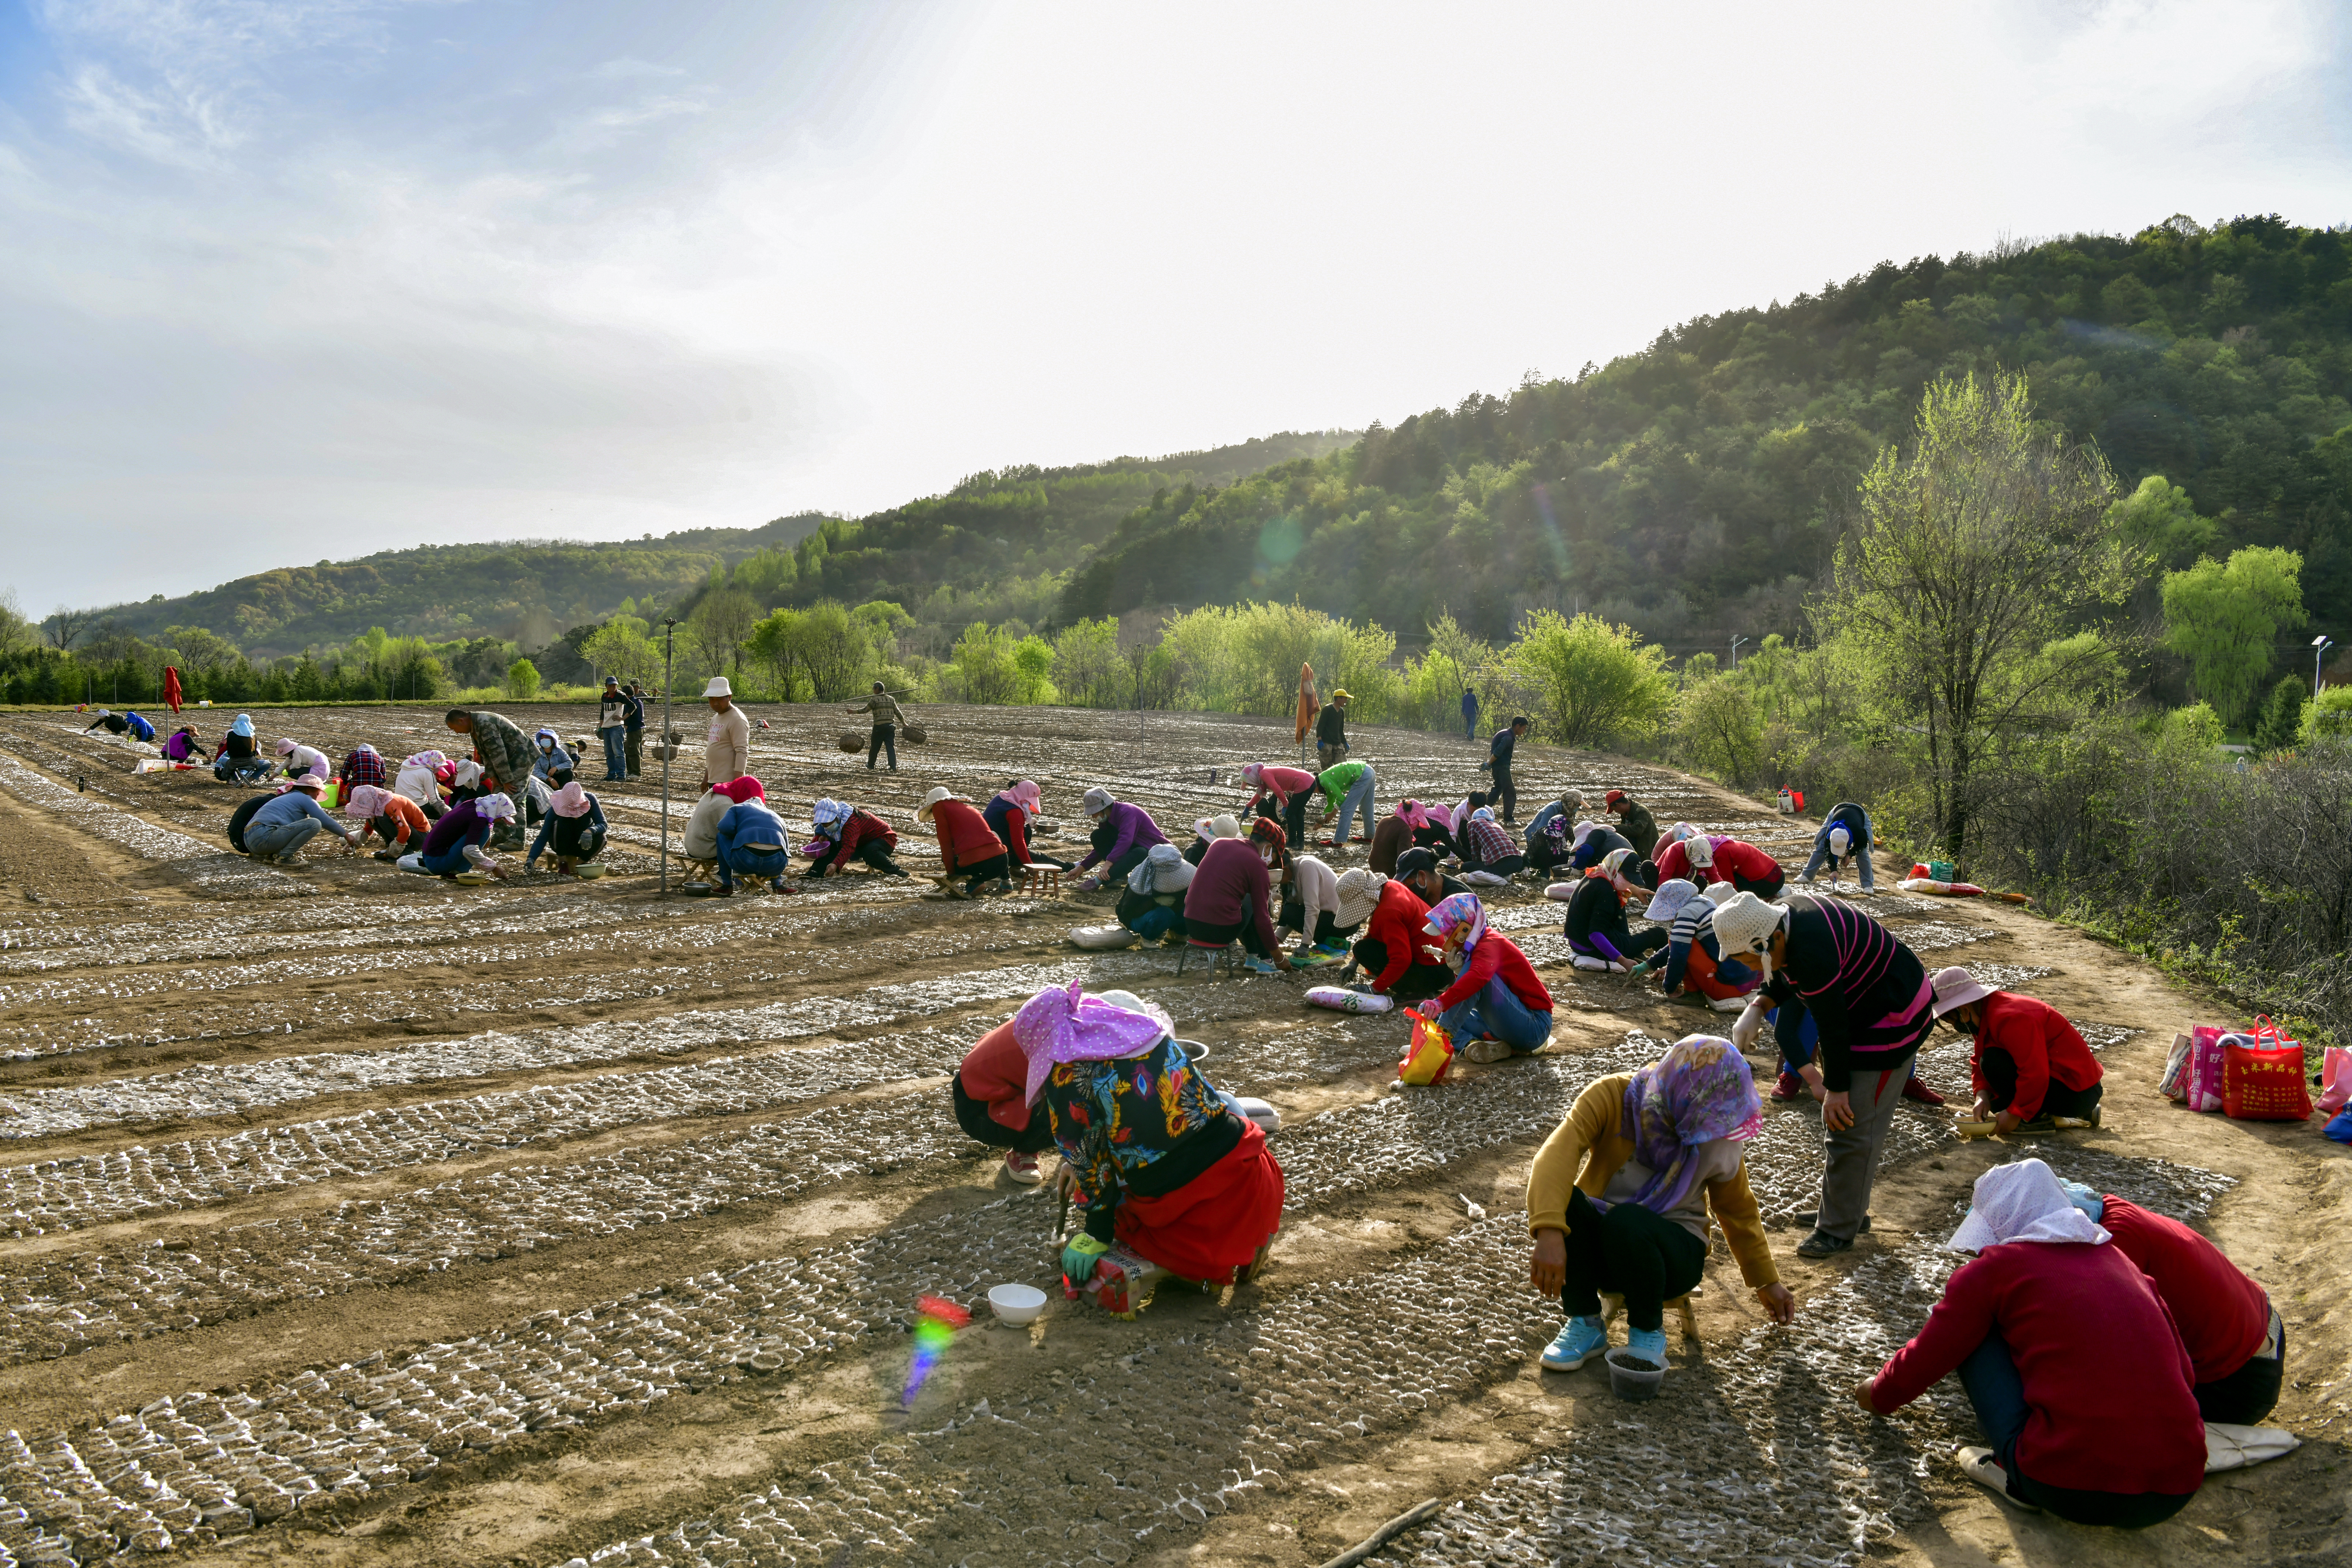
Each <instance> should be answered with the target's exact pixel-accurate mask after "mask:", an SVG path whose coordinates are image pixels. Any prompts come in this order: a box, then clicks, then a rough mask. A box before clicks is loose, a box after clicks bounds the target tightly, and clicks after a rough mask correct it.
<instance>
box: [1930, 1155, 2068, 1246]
mask: <svg viewBox="0 0 2352 1568" xmlns="http://www.w3.org/2000/svg"><path fill="white" fill-rule="evenodd" d="M2107 1239H2108V1237H2107V1233H2106V1231H2105V1229H2104V1228H2103V1227H2102V1226H2100V1225H2099V1224H2098V1223H2097V1222H2096V1221H2095V1220H2094V1219H2092V1218H2091V1216H2090V1215H2086V1214H2084V1212H2083V1211H2082V1210H2081V1209H2078V1208H2076V1207H2075V1206H2074V1200H2073V1199H2072V1198H2069V1197H2068V1196H2067V1195H2066V1189H2065V1188H2064V1187H2062V1186H2060V1185H2059V1184H2058V1177H2057V1173H2055V1172H2053V1171H2052V1170H2051V1169H2050V1167H2049V1166H2047V1165H2045V1164H2043V1163H2042V1162H2041V1161H2039V1160H2019V1161H2017V1162H2015V1163H2011V1164H2007V1165H1995V1166H1994V1167H1993V1168H1992V1169H1991V1170H1990V1171H1987V1172H1986V1173H1984V1174H1983V1175H1981V1176H1979V1177H1978V1178H1977V1187H1976V1196H1975V1199H1974V1200H1973V1202H1971V1203H1970V1205H1969V1217H1968V1218H1966V1219H1964V1220H1962V1221H1961V1222H1960V1228H1959V1229H1958V1230H1956V1231H1954V1232H1953V1233H1952V1239H1951V1240H1949V1241H1948V1242H1946V1243H1945V1244H1944V1246H1945V1247H1947V1248H1948V1249H1949V1250H1950V1251H1953V1252H1982V1251H1983V1250H1984V1249H1985V1248H1986V1247H1999V1246H2000V1245H2002V1244H2003V1243H2005V1242H2011V1241H2075V1242H2088V1243H2090V1244H2091V1245H2092V1246H2094V1247H2096V1246H2098V1245H2099V1244H2100V1243H2102V1242H2104V1241H2105V1240H2107Z"/></svg>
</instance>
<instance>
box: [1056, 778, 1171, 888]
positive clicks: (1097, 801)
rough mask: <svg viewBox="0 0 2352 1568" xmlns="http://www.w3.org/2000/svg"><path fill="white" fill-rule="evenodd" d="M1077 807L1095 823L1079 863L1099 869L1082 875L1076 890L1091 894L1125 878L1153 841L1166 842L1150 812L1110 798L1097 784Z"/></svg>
mask: <svg viewBox="0 0 2352 1568" xmlns="http://www.w3.org/2000/svg"><path fill="white" fill-rule="evenodd" d="M1078 807H1079V809H1080V810H1081V811H1083V812H1085V813H1086V815H1087V821H1088V822H1091V823H1092V824H1094V829H1093V833H1092V836H1091V837H1090V838H1089V839H1088V846H1089V847H1088V852H1087V857H1086V858H1085V859H1083V860H1080V861H1079V862H1078V867H1077V868H1078V869H1079V870H1081V871H1084V870H1086V869H1087V868H1090V867H1093V866H1096V865H1100V866H1101V867H1102V869H1101V870H1100V871H1097V872H1096V873H1095V874H1094V875H1093V876H1091V877H1087V878H1083V879H1080V880H1079V882H1078V884H1077V889H1078V891H1080V892H1082V893H1091V892H1093V891H1094V890H1095V889H1097V888H1100V887H1103V886H1105V885H1106V884H1108V883H1110V882H1117V881H1124V880H1126V879H1127V877H1128V875H1129V873H1130V872H1132V871H1133V870H1134V869H1135V868H1137V867H1138V866H1139V865H1141V864H1142V863H1143V858H1144V856H1146V855H1147V854H1149V853H1150V851H1151V847H1152V846H1153V845H1155V844H1165V843H1167V842H1168V836H1167V835H1166V834H1164V833H1162V832H1160V825H1159V824H1158V823H1156V822H1154V821H1152V820H1151V814H1150V812H1148V811H1146V810H1144V809H1143V807H1141V806H1139V805H1129V804H1128V803H1127V802H1125V801H1123V800H1114V799H1112V798H1111V793H1110V791H1108V790H1107V789H1104V788H1102V787H1101V786H1100V785H1097V786H1096V787H1095V788H1093V789H1090V790H1088V791H1087V793H1086V795H1085V796H1084V797H1083V798H1082V799H1081V800H1080V801H1079V803H1078Z"/></svg>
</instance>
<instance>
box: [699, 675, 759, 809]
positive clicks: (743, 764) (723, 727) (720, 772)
mask: <svg viewBox="0 0 2352 1568" xmlns="http://www.w3.org/2000/svg"><path fill="white" fill-rule="evenodd" d="M702 700H704V701H705V702H708V703H709V705H710V728H709V731H706V732H705V733H704V735H703V738H702V776H703V778H704V779H705V780H707V781H708V782H709V783H711V784H717V783H718V782H719V780H721V779H740V778H741V777H742V776H743V775H744V774H746V773H750V772H751V720H749V719H747V718H745V717H744V716H743V710H741V709H740V708H738V707H736V706H735V689H734V688H733V687H732V686H730V685H729V684H728V683H727V678H726V677H725V676H723V675H714V676H712V677H711V678H710V684H709V685H708V686H705V687H704V688H703V689H702Z"/></svg>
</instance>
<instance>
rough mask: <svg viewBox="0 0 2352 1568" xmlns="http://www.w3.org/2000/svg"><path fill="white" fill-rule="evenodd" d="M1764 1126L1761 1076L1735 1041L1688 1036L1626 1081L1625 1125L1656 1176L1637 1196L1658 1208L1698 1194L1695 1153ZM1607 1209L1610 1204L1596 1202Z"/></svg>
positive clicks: (1668, 1209)
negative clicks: (1758, 1089) (1694, 1184)
mask: <svg viewBox="0 0 2352 1568" xmlns="http://www.w3.org/2000/svg"><path fill="white" fill-rule="evenodd" d="M1763 1130H1764V1104H1763V1101H1761V1100H1759V1099H1758V1098H1757V1097H1756V1075H1755V1073H1754V1072H1753V1071H1752V1070H1750V1069H1749V1068H1748V1063H1747V1060H1746V1059H1745V1058H1742V1057H1741V1056H1740V1054H1739V1052H1738V1049H1737V1048H1736V1047H1734V1046H1733V1045H1732V1043H1731V1042H1730V1041H1729V1040H1726V1039H1720V1038H1717V1037H1715V1036H1713V1035H1685V1036H1684V1037H1682V1038H1681V1039H1679V1040H1676V1041H1675V1043H1674V1044H1673V1045H1672V1046H1670V1047H1667V1049H1666V1054H1665V1055H1664V1056H1663V1057H1661V1058H1658V1059H1657V1060H1656V1061H1654V1062H1653V1063H1651V1064H1650V1065H1649V1066H1648V1067H1645V1068H1642V1069H1641V1070H1640V1071H1638V1072H1636V1073H1635V1074H1634V1075H1633V1082H1631V1083H1629V1084H1627V1085H1626V1086H1625V1117H1624V1121H1623V1122H1622V1124H1621V1125H1620V1127H1619V1131H1620V1132H1621V1133H1622V1135H1623V1136H1625V1137H1627V1138H1629V1139H1631V1140H1632V1141H1633V1157H1634V1158H1635V1159H1636V1160H1639V1161H1641V1162H1642V1163H1643V1164H1644V1165H1647V1166H1648V1167H1649V1168H1650V1179H1649V1180H1648V1181H1647V1182H1644V1183H1643V1184H1642V1190H1641V1191H1640V1192H1638V1193H1635V1194H1633V1202H1634V1203H1637V1204H1640V1205H1642V1206H1643V1208H1645V1209H1649V1210H1651V1211H1652V1212H1654V1213H1656V1214H1662V1215H1663V1214H1672V1213H1673V1212H1674V1211H1675V1208H1677V1207H1678V1206H1680V1205H1681V1204H1682V1202H1683V1200H1684V1199H1685V1197H1687V1196H1689V1194H1690V1185H1691V1180H1692V1178H1693V1177H1694V1176H1695V1175H1696V1174H1697V1171H1696V1166H1695V1165H1694V1164H1693V1163H1692V1161H1691V1152H1692V1151H1693V1150H1694V1149H1696V1148H1697V1147H1698V1146H1699V1145H1700V1144H1702V1143H1712V1142H1715V1141H1716V1140H1717V1139H1718V1138H1729V1139H1732V1140H1734V1141H1735V1142H1737V1141H1740V1140H1745V1139H1748V1138H1753V1137H1755V1136H1756V1135H1757V1133H1759V1132H1760V1131H1763ZM1594 1206H1595V1207H1597V1208H1606V1207H1608V1206H1609V1205H1607V1204H1605V1203H1596V1204H1595V1205H1594Z"/></svg>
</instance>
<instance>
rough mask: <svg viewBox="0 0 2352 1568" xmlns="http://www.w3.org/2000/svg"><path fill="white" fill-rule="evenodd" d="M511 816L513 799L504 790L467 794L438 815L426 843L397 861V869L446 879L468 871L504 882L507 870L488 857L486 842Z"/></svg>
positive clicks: (490, 856)
mask: <svg viewBox="0 0 2352 1568" xmlns="http://www.w3.org/2000/svg"><path fill="white" fill-rule="evenodd" d="M514 816H515V804H514V797H513V796H511V795H507V794H505V793H504V792H503V791H498V790H493V791H491V792H490V793H489V794H488V795H468V796H467V797H466V798H465V799H464V800H461V801H459V802H457V804H456V805H453V806H451V807H450V808H449V809H448V810H446V811H445V812H443V813H442V814H441V817H440V820H439V821H437V822H436V823H434V825H433V831H432V832H430V833H428V834H426V835H425V842H424V843H423V844H422V845H420V846H419V847H417V848H415V850H412V851H411V852H410V853H408V854H406V855H404V856H402V857H401V858H400V868H401V869H402V870H404V871H415V872H418V873H420V874H422V875H424V876H427V877H445V878H446V877H454V876H456V875H457V873H459V872H460V871H465V870H468V869H471V870H476V871H482V872H486V873H488V875H490V876H493V877H496V878H498V879H499V880H501V881H503V880H505V879H506V869H505V868H503V867H501V866H500V865H499V863H498V860H497V858H495V857H493V856H492V855H491V854H490V852H489V849H488V840H489V839H490V837H491V836H492V835H493V834H494V833H495V832H496V831H497V830H498V828H499V825H500V824H502V823H511V822H512V821H514Z"/></svg>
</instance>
